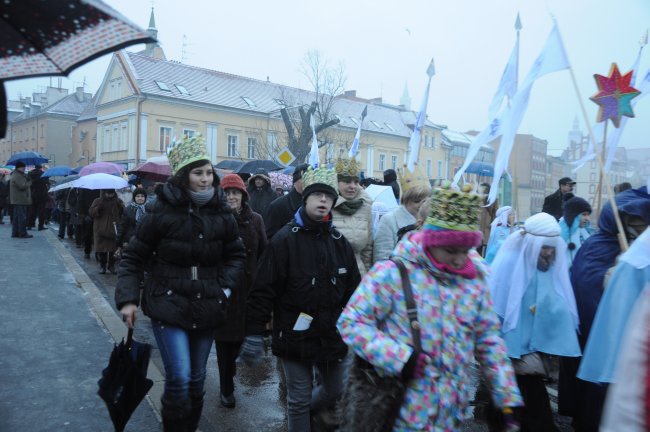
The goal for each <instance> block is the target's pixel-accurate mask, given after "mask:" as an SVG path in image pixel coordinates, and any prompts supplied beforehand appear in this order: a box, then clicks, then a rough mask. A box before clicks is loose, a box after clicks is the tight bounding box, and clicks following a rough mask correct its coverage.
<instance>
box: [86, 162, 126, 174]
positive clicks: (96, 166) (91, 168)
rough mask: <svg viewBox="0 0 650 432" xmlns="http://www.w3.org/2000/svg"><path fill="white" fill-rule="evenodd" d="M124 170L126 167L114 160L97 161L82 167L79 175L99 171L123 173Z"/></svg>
mask: <svg viewBox="0 0 650 432" xmlns="http://www.w3.org/2000/svg"><path fill="white" fill-rule="evenodd" d="M122 171H124V168H122V167H121V166H119V165H118V164H114V163H113V162H95V163H91V164H90V165H86V166H85V167H83V168H81V171H79V177H83V176H87V175H88V174H97V173H104V174H115V175H122Z"/></svg>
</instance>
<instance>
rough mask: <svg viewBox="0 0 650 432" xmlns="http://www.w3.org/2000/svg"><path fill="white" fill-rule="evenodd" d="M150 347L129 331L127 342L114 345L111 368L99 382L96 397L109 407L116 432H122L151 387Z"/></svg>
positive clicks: (104, 372) (109, 363)
mask: <svg viewBox="0 0 650 432" xmlns="http://www.w3.org/2000/svg"><path fill="white" fill-rule="evenodd" d="M150 355H151V345H149V344H146V343H141V342H136V341H134V340H133V329H129V332H128V335H127V338H126V342H125V341H124V339H122V342H120V344H119V345H117V344H116V345H115V347H114V348H113V352H112V353H111V358H110V360H109V361H108V366H107V367H106V368H105V369H104V370H103V371H102V377H101V378H100V380H99V381H98V382H97V384H98V385H99V390H98V391H97V394H98V395H99V397H101V398H102V400H103V401H104V402H105V403H106V407H107V408H108V412H109V414H110V416H111V420H112V421H113V426H115V430H116V431H118V432H121V431H123V430H124V427H125V426H126V423H127V422H128V421H129V419H130V418H131V415H132V414H133V412H134V411H135V409H136V408H137V407H138V405H139V404H140V402H141V401H142V399H144V397H145V395H146V394H147V392H149V390H150V389H151V387H152V386H153V381H152V380H150V379H147V369H148V367H149V357H150Z"/></svg>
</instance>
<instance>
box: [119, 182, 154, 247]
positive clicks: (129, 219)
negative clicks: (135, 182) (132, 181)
mask: <svg viewBox="0 0 650 432" xmlns="http://www.w3.org/2000/svg"><path fill="white" fill-rule="evenodd" d="M146 202H147V192H146V191H145V190H144V189H142V188H136V189H135V190H134V191H133V201H131V202H130V203H129V205H127V206H126V207H125V208H124V213H122V220H121V221H120V225H119V227H118V229H117V246H118V247H120V248H121V247H123V246H126V243H128V242H129V239H130V238H131V237H132V236H133V234H135V226H136V225H137V223H138V222H140V220H141V219H142V216H144V215H145V213H146V210H145V204H146Z"/></svg>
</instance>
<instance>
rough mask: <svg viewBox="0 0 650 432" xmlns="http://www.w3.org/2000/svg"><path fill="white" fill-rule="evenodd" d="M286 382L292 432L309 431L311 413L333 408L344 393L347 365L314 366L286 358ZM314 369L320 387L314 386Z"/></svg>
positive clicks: (290, 429)
mask: <svg viewBox="0 0 650 432" xmlns="http://www.w3.org/2000/svg"><path fill="white" fill-rule="evenodd" d="M282 365H283V367H284V374H285V375H286V380H287V411H288V412H289V432H309V431H310V428H311V426H310V417H311V415H310V411H311V412H318V411H320V410H322V409H323V408H326V407H328V406H330V405H333V404H334V403H335V402H336V400H337V399H338V398H339V397H340V396H341V393H342V392H343V373H344V371H345V367H344V362H343V360H341V361H332V362H329V363H327V364H320V363H317V364H312V363H310V362H303V361H298V360H291V359H287V358H283V359H282ZM314 368H315V369H316V371H317V372H318V376H319V381H320V384H319V385H318V386H316V387H314V386H313V381H314Z"/></svg>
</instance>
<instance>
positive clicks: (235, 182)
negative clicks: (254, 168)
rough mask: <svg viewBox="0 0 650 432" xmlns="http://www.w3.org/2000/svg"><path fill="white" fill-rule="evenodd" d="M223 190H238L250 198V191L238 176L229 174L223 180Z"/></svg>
mask: <svg viewBox="0 0 650 432" xmlns="http://www.w3.org/2000/svg"><path fill="white" fill-rule="evenodd" d="M221 189H223V190H224V191H225V190H226V189H237V190H239V191H241V193H242V194H244V195H246V196H248V191H247V190H246V185H244V180H242V179H241V177H239V176H238V175H237V174H227V175H225V176H224V177H223V178H222V179H221Z"/></svg>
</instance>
